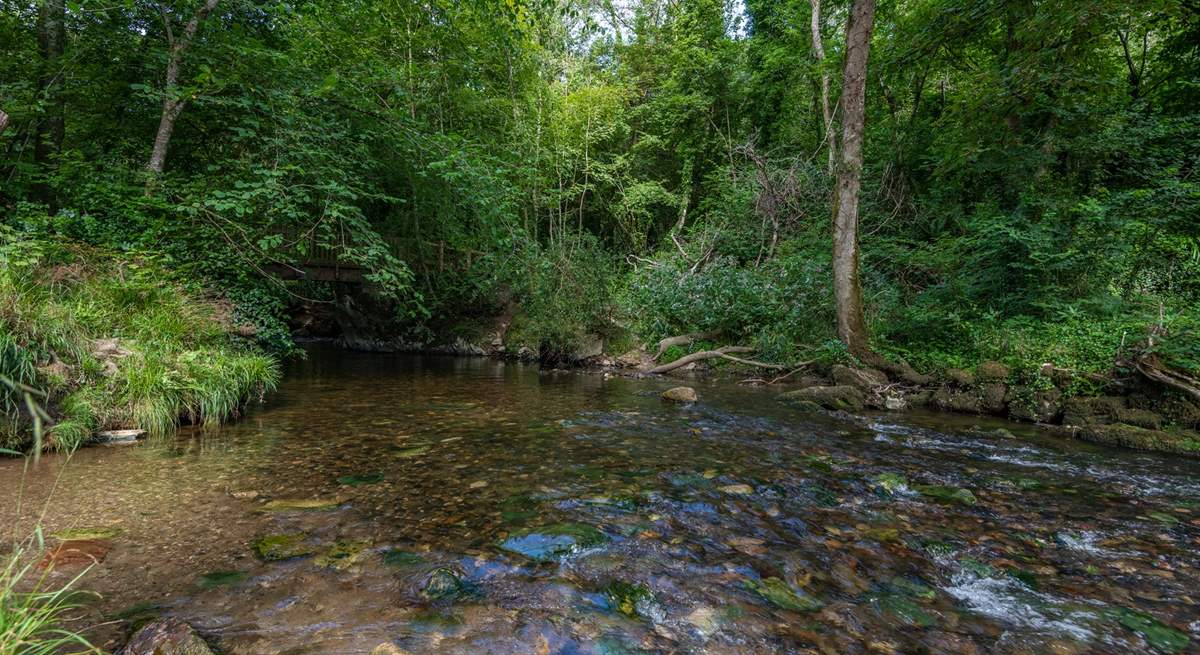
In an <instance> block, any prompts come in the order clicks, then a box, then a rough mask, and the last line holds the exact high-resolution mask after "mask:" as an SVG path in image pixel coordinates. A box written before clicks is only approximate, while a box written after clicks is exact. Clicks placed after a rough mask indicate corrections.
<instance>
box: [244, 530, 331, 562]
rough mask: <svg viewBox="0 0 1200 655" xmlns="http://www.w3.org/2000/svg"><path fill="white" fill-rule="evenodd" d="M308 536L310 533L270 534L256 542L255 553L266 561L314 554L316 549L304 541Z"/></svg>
mask: <svg viewBox="0 0 1200 655" xmlns="http://www.w3.org/2000/svg"><path fill="white" fill-rule="evenodd" d="M307 538H308V535H306V534H303V533H297V534H273V535H269V536H266V537H263V538H261V539H259V540H257V541H255V542H254V546H253V547H254V554H255V555H258V557H259V559H261V560H262V561H264V562H281V561H283V560H288V559H294V558H296V557H304V556H306V555H312V554H313V552H314V551H315V550H316V549H315V548H314V547H312V546H310V545H307V544H305V543H304V541H305V539H307Z"/></svg>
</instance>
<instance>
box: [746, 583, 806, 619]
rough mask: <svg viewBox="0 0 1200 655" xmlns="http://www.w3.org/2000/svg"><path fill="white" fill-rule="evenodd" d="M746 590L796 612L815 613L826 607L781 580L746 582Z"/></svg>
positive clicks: (777, 605)
mask: <svg viewBox="0 0 1200 655" xmlns="http://www.w3.org/2000/svg"><path fill="white" fill-rule="evenodd" d="M745 584H746V588H747V589H749V590H750V591H753V592H754V593H756V594H758V595H759V596H762V597H763V598H765V599H767V600H768V601H770V603H771V604H772V605H775V606H776V607H780V608H783V609H785V610H793V611H796V612H815V611H816V610H819V609H821V608H822V607H824V606H825V603H823V602H821V600H820V599H818V598H816V597H814V596H811V595H809V594H808V593H806V592H804V591H802V590H798V589H794V588H792V587H791V586H789V585H788V583H786V582H784V581H783V580H780V579H779V578H774V577H771V578H763V579H762V580H752V579H751V580H746V582H745Z"/></svg>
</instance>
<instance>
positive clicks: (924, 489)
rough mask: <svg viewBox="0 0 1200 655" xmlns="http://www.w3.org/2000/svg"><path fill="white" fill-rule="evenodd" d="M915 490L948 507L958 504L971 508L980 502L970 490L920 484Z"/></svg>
mask: <svg viewBox="0 0 1200 655" xmlns="http://www.w3.org/2000/svg"><path fill="white" fill-rule="evenodd" d="M913 489H914V490H915V491H916V492H917V493H919V494H921V495H922V496H925V497H927V498H932V499H933V500H936V501H937V502H939V503H945V504H948V505H950V504H958V505H966V506H968V507H969V506H972V505H975V504H976V503H978V502H979V501H978V500H977V499H976V498H975V494H973V493H971V490H970V489H963V488H962V487H951V486H947V485H940V484H918V485H916V486H914V487H913Z"/></svg>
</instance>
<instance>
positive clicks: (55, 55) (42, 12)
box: [33, 0, 67, 211]
mask: <svg viewBox="0 0 1200 655" xmlns="http://www.w3.org/2000/svg"><path fill="white" fill-rule="evenodd" d="M66 39H67V32H66V3H65V1H64V0H45V1H44V2H42V3H40V4H39V5H38V48H39V49H40V50H41V53H42V70H41V79H40V80H39V89H40V90H41V93H43V94H44V97H45V103H46V104H45V108H46V109H45V114H44V117H43V118H42V120H41V121H39V124H38V127H37V131H36V133H35V141H34V147H33V156H34V160H35V161H36V162H37V164H38V171H39V172H40V173H41V174H43V175H47V174H49V173H50V172H51V171H53V170H54V167H55V165H56V161H57V158H58V155H59V153H60V152H62V144H63V137H64V135H65V134H66V123H65V119H64V116H65V114H66V107H65V102H66V100H65V98H64V97H63V93H62V87H63V71H62V55H63V46H64V42H65V41H66ZM37 193H38V195H39V196H41V199H42V202H44V203H46V204H47V205H49V206H50V209H51V211H54V210H55V204H56V203H55V198H54V197H53V193H52V192H51V190H50V185H49V184H47V183H46V182H44V181H43V182H39V183H38V185H37Z"/></svg>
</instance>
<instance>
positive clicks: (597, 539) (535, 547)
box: [500, 523, 608, 561]
mask: <svg viewBox="0 0 1200 655" xmlns="http://www.w3.org/2000/svg"><path fill="white" fill-rule="evenodd" d="M607 541H608V537H607V536H605V534H604V533H603V532H601V531H599V530H597V529H596V528H594V527H592V526H590V525H583V524H580V523H557V524H554V525H547V526H542V527H538V528H526V529H523V530H517V531H515V532H513V533H512V534H511V535H509V537H508V538H507V539H505V540H504V541H503V542H501V544H500V548H501V549H502V550H507V551H509V552H512V553H517V554H520V555H524V556H525V557H528V558H530V559H535V560H539V561H553V560H556V559H558V558H559V557H562V556H563V555H569V554H571V553H574V552H578V551H580V550H582V549H584V548H590V547H592V546H598V545H600V544H603V543H605V542H607Z"/></svg>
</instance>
